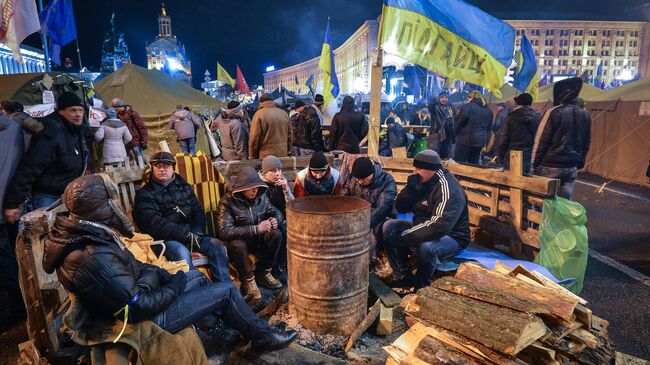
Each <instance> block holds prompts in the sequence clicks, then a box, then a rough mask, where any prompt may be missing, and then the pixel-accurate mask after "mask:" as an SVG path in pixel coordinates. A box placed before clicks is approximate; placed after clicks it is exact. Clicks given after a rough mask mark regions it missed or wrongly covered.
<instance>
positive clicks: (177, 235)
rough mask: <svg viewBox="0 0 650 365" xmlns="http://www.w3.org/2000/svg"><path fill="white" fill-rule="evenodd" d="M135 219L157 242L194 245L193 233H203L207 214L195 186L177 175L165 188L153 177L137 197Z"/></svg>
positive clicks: (134, 209)
mask: <svg viewBox="0 0 650 365" xmlns="http://www.w3.org/2000/svg"><path fill="white" fill-rule="evenodd" d="M133 220H134V221H135V223H136V224H137V225H138V227H140V231H141V232H142V233H146V234H148V235H150V236H151V237H153V238H154V239H155V240H174V241H178V242H181V243H184V244H188V245H189V244H190V241H188V238H189V237H188V235H189V233H190V232H193V233H196V234H203V232H204V231H205V213H204V211H203V208H202V207H201V204H200V203H199V199H198V198H197V197H196V194H194V190H192V187H191V186H190V185H189V184H188V183H186V182H185V180H183V178H182V177H181V176H180V175H178V174H175V175H174V179H173V180H172V181H170V182H169V184H167V186H164V185H162V184H160V183H159V182H157V181H156V179H154V178H153V177H152V178H151V179H150V180H149V182H147V183H146V184H145V185H144V186H143V187H142V188H141V189H140V190H138V192H137V193H136V194H135V200H134V202H133Z"/></svg>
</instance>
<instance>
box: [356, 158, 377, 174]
mask: <svg viewBox="0 0 650 365" xmlns="http://www.w3.org/2000/svg"><path fill="white" fill-rule="evenodd" d="M374 173H375V164H373V163H372V161H371V160H370V159H369V158H368V157H359V158H357V159H356V160H354V163H353V164H352V176H354V177H356V178H357V179H365V178H367V177H368V176H370V175H372V174H374Z"/></svg>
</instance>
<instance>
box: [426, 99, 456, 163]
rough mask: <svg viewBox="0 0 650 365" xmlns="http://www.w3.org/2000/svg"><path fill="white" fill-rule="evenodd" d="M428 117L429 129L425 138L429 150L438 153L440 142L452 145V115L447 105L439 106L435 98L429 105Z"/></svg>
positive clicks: (453, 138)
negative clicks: (429, 121) (429, 117)
mask: <svg viewBox="0 0 650 365" xmlns="http://www.w3.org/2000/svg"><path fill="white" fill-rule="evenodd" d="M429 115H431V128H429V136H428V137H427V141H428V144H429V146H430V147H429V148H433V149H434V150H436V151H439V150H440V144H441V143H442V142H447V143H454V142H455V137H454V113H453V112H452V111H451V108H450V107H449V105H442V104H440V101H439V100H438V99H437V98H436V99H435V100H434V101H433V103H431V105H429Z"/></svg>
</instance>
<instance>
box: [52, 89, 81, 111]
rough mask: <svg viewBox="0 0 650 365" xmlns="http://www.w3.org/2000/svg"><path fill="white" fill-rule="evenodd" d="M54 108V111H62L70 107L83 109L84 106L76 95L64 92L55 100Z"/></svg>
mask: <svg viewBox="0 0 650 365" xmlns="http://www.w3.org/2000/svg"><path fill="white" fill-rule="evenodd" d="M56 106H57V107H56V110H63V109H65V108H69V107H71V106H80V107H83V106H84V105H83V104H82V102H81V98H79V97H78V96H77V94H75V93H73V92H69V91H66V92H64V93H63V94H61V95H60V96H59V98H58V99H57V100H56Z"/></svg>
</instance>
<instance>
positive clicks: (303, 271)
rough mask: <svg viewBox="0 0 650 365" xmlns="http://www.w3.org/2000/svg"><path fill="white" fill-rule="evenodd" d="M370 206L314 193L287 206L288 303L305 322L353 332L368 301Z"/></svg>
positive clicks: (343, 332)
mask: <svg viewBox="0 0 650 365" xmlns="http://www.w3.org/2000/svg"><path fill="white" fill-rule="evenodd" d="M369 234H370V204H369V203H368V202H366V201H365V200H361V199H357V198H350V197H342V196H309V197H305V198H300V199H296V200H295V201H293V202H290V203H289V204H288V206H287V253H288V255H287V260H288V271H289V301H290V305H291V306H292V308H293V311H295V314H296V315H297V317H298V320H299V321H300V323H301V324H302V325H303V326H304V327H305V328H307V329H310V330H312V331H315V332H317V333H320V334H334V335H342V336H348V335H350V333H352V331H353V330H354V328H355V327H356V326H357V325H358V324H359V323H360V322H361V321H362V320H363V318H364V316H365V314H366V311H367V301H368V251H369V240H368V239H369Z"/></svg>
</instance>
